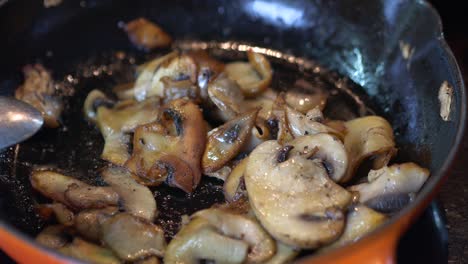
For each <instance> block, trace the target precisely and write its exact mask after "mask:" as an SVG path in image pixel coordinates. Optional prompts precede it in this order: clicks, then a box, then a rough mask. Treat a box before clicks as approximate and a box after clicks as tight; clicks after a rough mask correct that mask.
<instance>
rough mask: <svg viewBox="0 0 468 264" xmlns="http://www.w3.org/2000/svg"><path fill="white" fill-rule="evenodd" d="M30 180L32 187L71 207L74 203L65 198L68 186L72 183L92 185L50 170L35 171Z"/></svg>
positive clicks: (80, 185)
mask: <svg viewBox="0 0 468 264" xmlns="http://www.w3.org/2000/svg"><path fill="white" fill-rule="evenodd" d="M30 182H31V185H32V187H33V188H34V189H35V190H37V191H39V192H40V193H41V194H42V195H44V196H46V197H48V198H50V199H52V200H54V201H56V202H59V203H62V204H65V205H67V206H70V207H72V205H71V204H70V203H69V202H68V200H67V199H66V198H65V191H66V190H67V189H68V187H69V186H70V185H72V184H73V185H76V186H79V187H90V185H88V184H86V183H84V182H82V181H80V180H77V179H75V178H72V177H69V176H65V175H63V174H60V173H57V172H53V171H48V170H37V171H33V172H32V173H31V177H30Z"/></svg>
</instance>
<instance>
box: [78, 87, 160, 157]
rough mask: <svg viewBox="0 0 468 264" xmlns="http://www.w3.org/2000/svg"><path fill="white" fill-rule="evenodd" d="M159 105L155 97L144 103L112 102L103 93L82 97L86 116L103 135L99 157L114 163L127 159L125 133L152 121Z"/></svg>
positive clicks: (131, 100) (128, 141)
mask: <svg viewBox="0 0 468 264" xmlns="http://www.w3.org/2000/svg"><path fill="white" fill-rule="evenodd" d="M160 105H161V102H160V99H159V98H157V97H152V98H148V99H147V100H145V101H143V102H137V101H135V100H133V99H129V100H125V101H121V102H119V103H117V104H115V105H113V104H112V103H111V101H110V100H109V99H107V97H105V95H104V94H102V92H100V91H98V90H93V91H92V92H90V93H89V94H88V97H87V98H86V100H85V104H84V111H85V114H86V116H88V118H90V119H91V120H93V119H94V120H95V122H96V124H97V126H98V127H99V130H100V131H101V134H102V136H103V137H104V140H105V143H104V149H103V151H102V154H101V157H102V158H103V159H105V160H107V161H110V162H112V163H114V164H116V165H123V164H124V162H125V161H127V160H128V159H129V158H130V154H129V150H128V145H129V143H130V135H128V134H126V133H129V132H132V131H133V130H134V129H135V128H136V127H137V126H139V125H142V124H146V123H149V122H152V121H154V120H155V119H156V116H157V115H158V113H159V107H160Z"/></svg>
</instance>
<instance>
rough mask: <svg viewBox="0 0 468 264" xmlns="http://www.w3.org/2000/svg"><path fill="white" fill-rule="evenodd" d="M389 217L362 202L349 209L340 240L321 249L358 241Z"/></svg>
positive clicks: (325, 249)
mask: <svg viewBox="0 0 468 264" xmlns="http://www.w3.org/2000/svg"><path fill="white" fill-rule="evenodd" d="M386 219H387V217H386V216H385V215H384V214H381V213H379V212H376V211H374V210H372V209H370V208H368V207H366V206H364V205H362V204H359V205H356V206H353V207H352V208H350V209H349V211H348V215H347V217H346V226H345V229H344V231H343V234H342V235H341V236H340V238H339V239H338V240H336V241H335V242H333V243H332V244H330V245H328V246H326V247H324V248H322V249H321V251H328V250H330V249H333V248H338V247H341V246H344V245H346V244H349V243H352V242H356V241H357V240H359V239H360V238H362V237H363V236H365V235H366V234H368V233H370V232H371V231H372V230H374V229H376V228H377V227H378V226H380V225H381V224H383V222H384V221H385V220H386Z"/></svg>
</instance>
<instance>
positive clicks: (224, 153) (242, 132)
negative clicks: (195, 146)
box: [202, 109, 258, 172]
mask: <svg viewBox="0 0 468 264" xmlns="http://www.w3.org/2000/svg"><path fill="white" fill-rule="evenodd" d="M257 113H258V109H257V110H253V111H249V112H247V113H245V114H242V115H239V116H238V117H237V118H235V119H232V120H231V121H229V122H227V123H224V124H223V125H222V126H220V127H217V128H215V129H213V130H211V131H210V132H209V133H208V142H207V144H206V148H205V153H204V154H203V159H202V168H203V172H213V171H216V170H218V169H220V168H221V167H223V166H224V165H225V164H227V163H228V162H229V161H230V160H231V159H233V158H234V157H235V156H237V155H238V154H239V152H240V151H241V149H242V147H243V146H244V145H245V144H246V143H247V140H248V138H249V137H250V133H251V131H252V128H253V126H254V124H255V119H256V118H257Z"/></svg>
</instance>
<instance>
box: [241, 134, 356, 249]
mask: <svg viewBox="0 0 468 264" xmlns="http://www.w3.org/2000/svg"><path fill="white" fill-rule="evenodd" d="M316 140H317V139H313V140H309V142H310V144H311V145H316V142H315V141H316ZM294 148H296V146H295V145H286V146H285V145H280V144H278V143H277V142H276V141H267V142H265V143H262V144H261V145H259V146H258V147H257V148H255V149H254V150H253V151H252V153H251V154H250V155H249V159H248V162H247V167H246V170H245V174H244V179H245V184H246V188H247V193H248V196H249V200H250V204H251V206H252V209H253V211H254V213H255V216H256V217H257V219H258V220H259V221H260V223H261V224H262V226H263V227H265V228H266V229H267V231H268V232H269V233H270V234H271V235H272V236H273V237H275V238H276V239H278V240H280V241H281V242H283V243H286V244H288V245H291V246H295V247H300V248H317V247H319V246H321V245H324V244H327V243H330V242H332V241H334V240H335V239H337V238H338V237H339V235H340V233H341V231H342V230H343V228H344V224H345V217H344V214H343V211H344V208H346V207H347V206H348V204H349V203H350V202H351V195H350V193H349V192H347V191H346V190H345V189H343V188H342V187H341V186H339V185H337V184H336V183H334V182H333V181H332V180H331V179H330V178H329V177H328V175H327V171H326V169H325V168H324V166H323V165H322V162H321V161H320V160H317V159H314V160H310V159H308V155H300V154H299V153H297V152H293V153H291V154H290V153H289V152H290V151H291V150H292V149H294Z"/></svg>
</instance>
